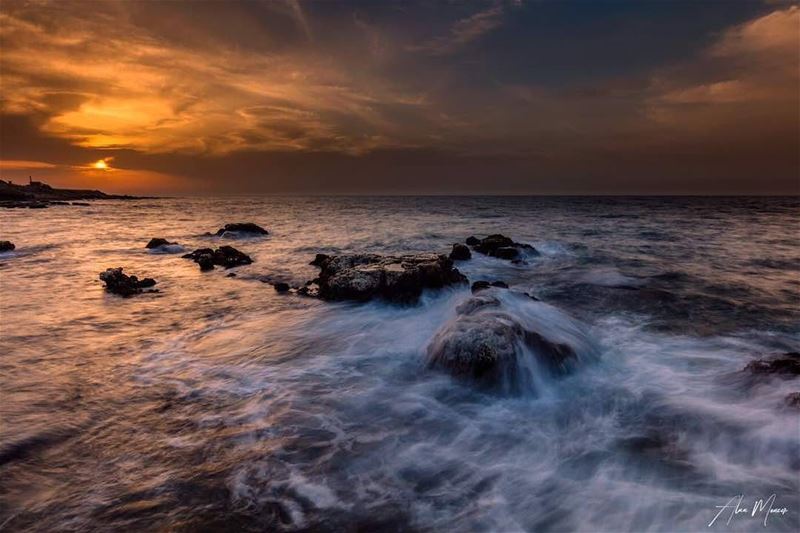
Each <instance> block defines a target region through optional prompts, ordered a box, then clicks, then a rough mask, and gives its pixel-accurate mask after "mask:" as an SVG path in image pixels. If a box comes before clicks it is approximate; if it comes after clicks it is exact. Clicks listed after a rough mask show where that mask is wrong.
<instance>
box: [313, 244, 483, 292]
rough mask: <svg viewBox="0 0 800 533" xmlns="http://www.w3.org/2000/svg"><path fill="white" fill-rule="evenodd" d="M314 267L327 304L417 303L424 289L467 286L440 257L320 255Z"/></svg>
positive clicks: (461, 277) (465, 279)
mask: <svg viewBox="0 0 800 533" xmlns="http://www.w3.org/2000/svg"><path fill="white" fill-rule="evenodd" d="M312 264H314V265H316V266H318V267H320V269H321V271H320V275H319V278H318V279H317V280H315V281H316V285H317V286H318V289H317V291H318V294H319V296H320V297H321V298H323V299H325V300H357V301H366V300H370V299H373V298H383V299H386V300H389V301H392V302H398V303H414V302H416V301H417V300H418V299H419V296H420V295H421V294H422V291H423V290H424V289H437V288H441V287H445V286H448V285H454V284H462V283H466V282H467V278H466V277H465V276H464V275H463V274H461V272H459V271H458V269H456V268H455V267H453V262H452V261H451V260H450V259H449V258H447V257H446V256H444V255H437V254H415V255H402V256H382V255H376V254H351V255H335V256H327V255H324V254H317V256H316V258H315V259H314V261H312ZM304 293H305V294H313V293H314V288H312V287H311V286H309V285H307V287H306V290H305V291H304Z"/></svg>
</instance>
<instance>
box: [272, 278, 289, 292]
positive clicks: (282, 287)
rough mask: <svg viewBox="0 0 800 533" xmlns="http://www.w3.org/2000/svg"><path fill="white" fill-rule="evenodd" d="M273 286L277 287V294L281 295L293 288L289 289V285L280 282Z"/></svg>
mask: <svg viewBox="0 0 800 533" xmlns="http://www.w3.org/2000/svg"><path fill="white" fill-rule="evenodd" d="M272 286H273V287H275V291H276V292H280V293H284V292H289V289H290V288H291V287H289V284H288V283H284V282H283V281H278V282H276V283H273V284H272Z"/></svg>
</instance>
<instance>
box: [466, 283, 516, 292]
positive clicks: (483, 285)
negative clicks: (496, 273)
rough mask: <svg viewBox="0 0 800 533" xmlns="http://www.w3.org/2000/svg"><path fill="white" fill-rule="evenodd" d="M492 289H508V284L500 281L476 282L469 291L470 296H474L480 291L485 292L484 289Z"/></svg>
mask: <svg viewBox="0 0 800 533" xmlns="http://www.w3.org/2000/svg"><path fill="white" fill-rule="evenodd" d="M492 287H497V288H499V289H507V288H508V283H506V282H505V281H500V280H496V281H491V282H490V281H476V282H474V283H473V284H472V286H471V287H470V290H471V291H472V294H475V293H477V292H480V291H483V290H486V289H490V288H492Z"/></svg>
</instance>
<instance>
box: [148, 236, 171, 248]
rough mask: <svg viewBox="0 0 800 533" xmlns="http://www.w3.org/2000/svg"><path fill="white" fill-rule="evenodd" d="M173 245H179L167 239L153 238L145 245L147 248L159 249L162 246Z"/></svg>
mask: <svg viewBox="0 0 800 533" xmlns="http://www.w3.org/2000/svg"><path fill="white" fill-rule="evenodd" d="M172 244H178V243H177V242H169V241H168V240H167V239H162V238H161V237H153V238H152V239H150V242H148V243H147V244H146V245H145V248H158V247H160V246H169V245H172Z"/></svg>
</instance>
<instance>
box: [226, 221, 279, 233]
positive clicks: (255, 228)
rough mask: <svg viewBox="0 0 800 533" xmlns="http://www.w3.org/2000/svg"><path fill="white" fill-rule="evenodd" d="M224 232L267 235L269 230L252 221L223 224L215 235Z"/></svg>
mask: <svg viewBox="0 0 800 533" xmlns="http://www.w3.org/2000/svg"><path fill="white" fill-rule="evenodd" d="M225 233H251V234H253V235H269V232H268V231H267V230H265V229H264V228H262V227H261V226H259V225H257V224H253V223H252V222H236V223H233V224H225V227H223V228H220V229H218V230H217V235H220V236H221V235H223V234H225Z"/></svg>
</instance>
